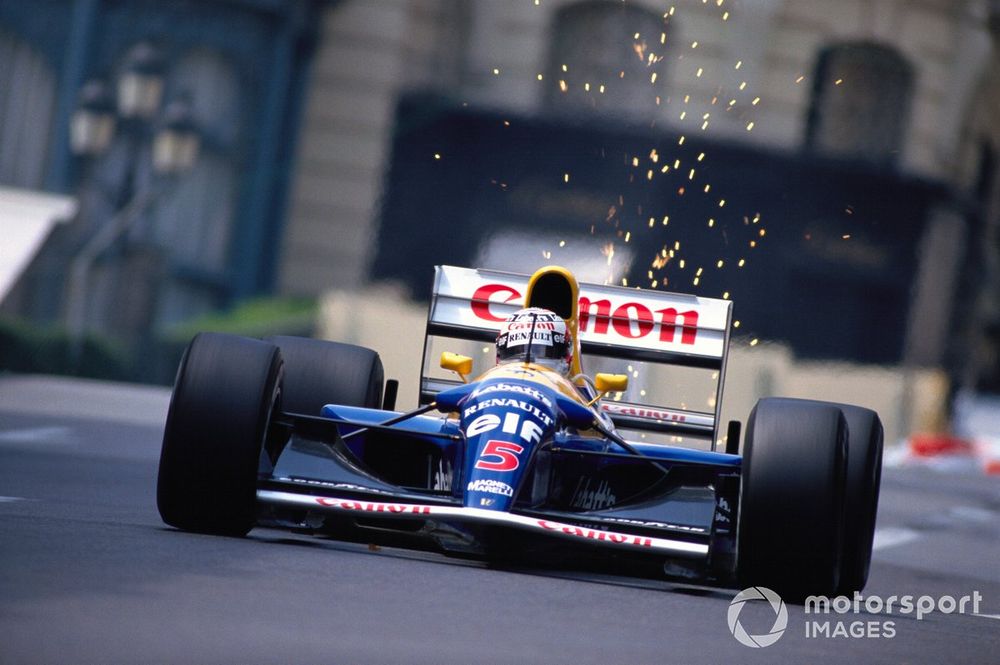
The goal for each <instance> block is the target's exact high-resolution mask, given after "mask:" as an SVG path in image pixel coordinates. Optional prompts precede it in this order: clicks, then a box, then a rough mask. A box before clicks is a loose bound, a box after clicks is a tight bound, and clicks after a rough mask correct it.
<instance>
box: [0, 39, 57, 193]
mask: <svg viewBox="0 0 1000 665" xmlns="http://www.w3.org/2000/svg"><path fill="white" fill-rule="evenodd" d="M54 98H55V76H54V75H53V73H52V69H51V68H50V67H49V65H48V63H46V62H45V60H44V59H43V58H42V56H41V55H39V54H38V53H37V52H36V51H35V49H33V48H32V47H31V46H29V45H28V44H27V43H26V42H24V41H23V40H21V39H19V38H17V37H15V36H14V35H13V34H12V33H10V32H8V31H7V30H4V29H3V28H0V183H3V184H5V185H13V186H15V187H26V188H30V189H40V188H41V187H42V184H43V181H44V178H45V166H46V159H47V157H48V147H49V135H50V134H51V129H52V107H53V103H54Z"/></svg>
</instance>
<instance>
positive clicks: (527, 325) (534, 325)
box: [507, 317, 556, 331]
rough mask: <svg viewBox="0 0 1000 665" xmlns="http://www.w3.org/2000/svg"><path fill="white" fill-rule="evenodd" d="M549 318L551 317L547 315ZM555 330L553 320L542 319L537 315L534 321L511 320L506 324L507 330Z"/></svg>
mask: <svg viewBox="0 0 1000 665" xmlns="http://www.w3.org/2000/svg"><path fill="white" fill-rule="evenodd" d="M548 318H549V319H551V318H552V317H548ZM532 329H534V330H555V329H556V324H555V322H554V321H551V320H550V321H544V320H542V319H541V317H539V318H538V319H536V320H535V321H534V322H532V321H530V320H529V321H511V322H510V323H508V324H507V330H511V331H514V330H528V331H530V330H532Z"/></svg>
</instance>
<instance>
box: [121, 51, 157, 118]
mask: <svg viewBox="0 0 1000 665" xmlns="http://www.w3.org/2000/svg"><path fill="white" fill-rule="evenodd" d="M163 69H164V67H163V58H162V57H160V52H159V51H158V50H157V49H156V48H155V47H154V46H153V45H152V44H150V43H148V42H140V43H139V44H136V45H135V46H134V47H132V49H131V50H130V51H129V52H128V54H127V55H126V56H125V64H124V67H123V69H122V73H121V75H120V76H119V77H118V112H119V113H121V115H122V117H123V118H143V119H147V120H148V119H149V118H152V117H153V116H154V115H156V112H157V111H159V110H160V100H161V99H162V98H163Z"/></svg>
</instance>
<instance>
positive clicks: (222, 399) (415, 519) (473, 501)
mask: <svg viewBox="0 0 1000 665" xmlns="http://www.w3.org/2000/svg"><path fill="white" fill-rule="evenodd" d="M731 316H732V303H731V302H730V301H728V300H717V299H711V298H702V297H695V296H689V295H681V294H674V293H666V292H660V291H644V290H638V289H625V288H619V287H611V286H603V285H595V284H583V285H580V284H578V283H577V280H576V279H575V277H574V276H573V275H572V274H571V273H570V272H569V271H568V270H566V269H564V268H561V267H558V266H549V267H545V268H542V269H540V270H538V271H537V272H535V273H534V274H533V275H530V276H527V275H517V274H511V273H504V272H497V271H488V270H471V269H465V268H456V267H451V266H439V267H438V268H437V269H436V275H435V282H434V289H433V296H432V301H431V305H430V313H429V317H428V322H427V330H426V335H425V344H424V365H423V370H422V372H421V377H420V404H421V406H420V408H418V409H416V410H415V411H410V412H407V413H401V412H399V411H397V410H395V408H394V404H395V394H396V387H397V383H396V382H395V381H392V380H390V381H384V376H383V369H382V364H381V361H380V359H379V357H378V354H377V353H375V352H374V351H372V350H370V349H366V348H363V347H359V346H353V345H348V344H340V343H336V342H326V341H320V340H311V339H303V338H296V337H274V338H269V339H265V340H257V339H249V338H243V337H235V336H231V335H222V334H216V333H202V334H199V335H198V336H196V337H195V338H194V340H193V341H192V342H191V344H190V346H189V347H188V349H187V351H186V353H185V356H184V358H183V360H182V361H181V365H180V368H179V370H178V374H177V380H176V384H175V386H174V392H173V397H172V400H171V404H170V410H169V414H168V416H167V423H166V429H165V432H164V438H163V449H162V454H161V458H160V468H159V480H158V488H157V502H158V506H159V510H160V514H161V516H162V517H163V520H164V521H165V522H166V523H167V524H170V525H172V526H175V527H177V528H180V529H184V530H189V531H195V532H203V533H213V534H226V535H243V534H246V533H248V532H249V531H250V530H251V529H252V528H254V527H255V526H266V527H272V528H273V527H277V528H287V529H293V530H295V531H297V532H300V533H301V532H314V533H317V534H323V535H326V536H333V537H336V538H341V539H345V540H353V541H358V542H364V543H380V544H387V545H392V546H402V547H413V548H429V549H435V550H438V551H441V552H444V553H446V554H452V555H456V556H463V557H469V556H473V557H481V558H483V559H486V560H492V561H518V562H521V561H523V562H530V563H531V564H533V565H534V564H544V563H546V562H549V563H551V564H554V565H559V566H566V565H576V564H577V563H579V564H580V565H587V566H599V567H607V568H610V569H613V570H615V571H619V572H622V571H623V572H625V573H627V574H631V575H642V576H661V577H670V578H678V579H683V580H689V581H697V582H698V583H705V584H718V585H735V584H741V585H749V584H753V585H765V586H768V587H770V588H772V589H775V590H776V591H778V592H779V593H781V594H782V595H783V596H785V597H786V598H789V599H791V598H804V597H805V596H807V595H811V594H817V595H819V594H823V595H835V594H841V593H851V592H853V591H856V590H861V589H862V588H863V587H864V585H865V583H866V580H867V577H868V566H869V561H870V559H871V547H872V537H873V533H874V525H875V512H876V506H877V502H878V490H879V476H880V468H881V454H882V426H881V423H880V421H879V418H878V416H877V415H876V414H875V412H873V411H871V410H869V409H865V408H862V407H857V406H850V405H844V404H831V403H823V402H815V401H808V400H795V399H781V398H767V399H762V400H760V401H759V402H758V404H757V405H756V407H755V408H754V409H753V411H752V412H751V413H750V416H749V419H748V420H747V424H746V428H745V429H746V436H745V440H744V441H743V445H742V454H740V438H741V430H742V429H743V428H742V425H741V423H739V422H737V421H732V422H730V423H728V424H727V425H726V426H725V427H723V426H721V423H720V413H721V404H722V387H723V384H724V378H725V368H726V356H727V351H728V345H729V330H730V322H731ZM584 366H587V367H596V368H604V369H611V370H613V371H611V372H598V373H596V374H594V375H593V377H591V376H589V375H587V374H585V373H584V371H583V368H584ZM699 404H705V405H707V408H706V409H698V408H695V407H696V405H699ZM723 445H724V451H721V450H717V448H718V447H720V446H723Z"/></svg>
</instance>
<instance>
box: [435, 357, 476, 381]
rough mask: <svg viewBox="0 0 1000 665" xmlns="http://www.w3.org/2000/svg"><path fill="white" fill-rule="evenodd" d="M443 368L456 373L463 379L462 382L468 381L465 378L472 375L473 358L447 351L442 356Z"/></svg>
mask: <svg viewBox="0 0 1000 665" xmlns="http://www.w3.org/2000/svg"><path fill="white" fill-rule="evenodd" d="M441 368H442V369H447V370H450V371H452V372H455V373H456V374H458V375H459V376H460V377H462V381H468V379H466V378H465V377H467V376H468V375H469V374H471V373H472V358H470V357H469V356H463V355H460V354H458V353H451V352H450V351H445V352H444V353H442V354H441Z"/></svg>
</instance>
